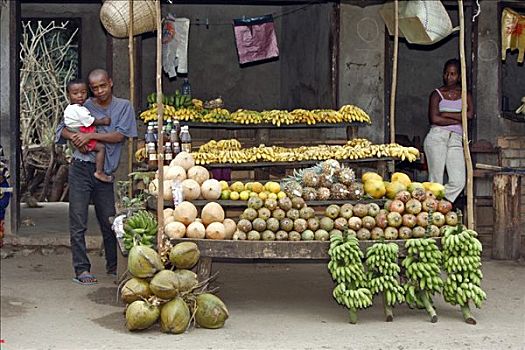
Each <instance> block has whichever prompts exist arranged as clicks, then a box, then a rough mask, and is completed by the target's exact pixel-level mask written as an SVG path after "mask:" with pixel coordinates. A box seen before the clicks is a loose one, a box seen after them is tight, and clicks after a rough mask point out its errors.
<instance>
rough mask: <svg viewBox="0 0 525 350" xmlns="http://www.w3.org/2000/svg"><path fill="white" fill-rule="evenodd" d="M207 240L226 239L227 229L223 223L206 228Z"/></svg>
mask: <svg viewBox="0 0 525 350" xmlns="http://www.w3.org/2000/svg"><path fill="white" fill-rule="evenodd" d="M206 238H208V239H226V229H225V228H224V225H223V224H222V222H212V223H211V224H209V225H208V227H206Z"/></svg>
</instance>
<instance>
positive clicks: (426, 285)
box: [402, 238, 443, 322]
mask: <svg viewBox="0 0 525 350" xmlns="http://www.w3.org/2000/svg"><path fill="white" fill-rule="evenodd" d="M405 247H406V248H407V256H406V258H405V259H404V260H403V262H402V265H403V267H404V268H405V269H406V271H405V273H406V276H407V278H408V282H407V283H406V284H405V285H404V288H405V299H406V301H407V303H408V305H409V306H410V307H414V306H417V307H419V308H425V309H427V311H428V313H429V315H430V319H431V322H437V315H436V311H435V310H434V307H433V306H432V297H431V296H432V295H434V294H435V293H440V292H441V289H442V287H443V280H442V279H441V277H440V273H441V269H440V264H441V259H442V254H441V252H440V251H439V249H438V247H437V245H436V241H435V240H434V239H432V238H413V239H409V240H407V241H406V243H405Z"/></svg>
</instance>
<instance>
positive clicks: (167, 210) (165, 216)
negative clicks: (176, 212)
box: [163, 208, 173, 220]
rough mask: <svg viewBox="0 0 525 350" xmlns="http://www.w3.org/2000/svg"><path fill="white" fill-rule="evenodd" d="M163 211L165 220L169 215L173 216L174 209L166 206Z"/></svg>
mask: <svg viewBox="0 0 525 350" xmlns="http://www.w3.org/2000/svg"><path fill="white" fill-rule="evenodd" d="M163 213H164V220H165V219H166V218H167V217H168V216H173V209H171V208H166V209H164V210H163Z"/></svg>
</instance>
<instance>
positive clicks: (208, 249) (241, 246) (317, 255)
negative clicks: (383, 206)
mask: <svg viewBox="0 0 525 350" xmlns="http://www.w3.org/2000/svg"><path fill="white" fill-rule="evenodd" d="M171 242H172V244H174V245H175V244H177V243H180V242H195V243H196V244H197V246H198V247H199V250H200V252H201V258H200V259H199V263H198V265H197V274H198V275H199V280H206V279H208V278H210V276H211V272H212V263H213V260H214V259H215V260H216V259H231V260H258V262H265V261H266V262H267V261H269V260H287V261H289V262H301V261H304V260H319V261H328V259H329V256H328V249H329V247H330V241H324V242H321V241H299V242H290V241H232V240H213V239H191V238H181V239H172V240H171ZM377 242H378V241H375V240H363V241H359V246H360V249H361V250H362V251H366V249H368V248H369V247H371V246H372V245H373V244H375V243H377ZM385 242H388V243H395V244H397V245H399V256H405V255H406V248H405V242H406V240H403V239H399V240H390V241H385ZM436 242H437V245H438V246H441V238H436Z"/></svg>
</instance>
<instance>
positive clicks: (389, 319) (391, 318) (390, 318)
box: [383, 293, 394, 322]
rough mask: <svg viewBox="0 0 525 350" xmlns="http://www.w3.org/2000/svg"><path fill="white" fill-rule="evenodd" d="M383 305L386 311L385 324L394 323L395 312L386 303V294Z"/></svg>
mask: <svg viewBox="0 0 525 350" xmlns="http://www.w3.org/2000/svg"><path fill="white" fill-rule="evenodd" d="M383 305H384V309H385V322H392V321H394V312H393V310H392V306H390V305H388V304H387V302H386V297H385V294H384V293H383Z"/></svg>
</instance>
